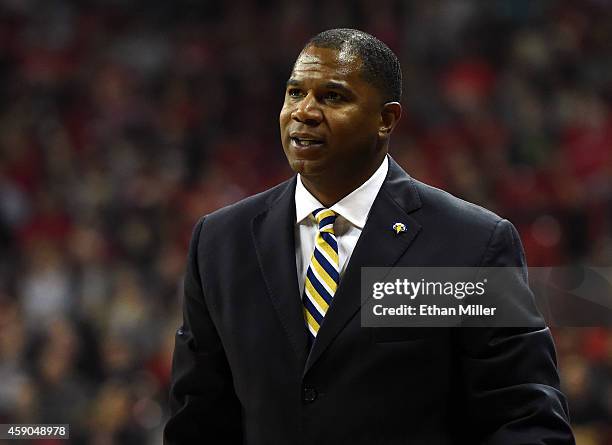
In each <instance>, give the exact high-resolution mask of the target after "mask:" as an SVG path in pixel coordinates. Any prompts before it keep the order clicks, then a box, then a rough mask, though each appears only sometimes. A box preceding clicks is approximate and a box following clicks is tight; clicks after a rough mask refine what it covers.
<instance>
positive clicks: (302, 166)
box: [289, 159, 325, 177]
mask: <svg viewBox="0 0 612 445" xmlns="http://www.w3.org/2000/svg"><path fill="white" fill-rule="evenodd" d="M289 165H290V167H291V169H292V170H293V171H294V172H295V173H299V174H300V175H302V176H305V177H316V176H320V175H321V174H323V173H324V170H325V168H324V166H323V165H322V163H321V162H318V161H315V160H309V159H294V160H292V161H291V162H290V163H289Z"/></svg>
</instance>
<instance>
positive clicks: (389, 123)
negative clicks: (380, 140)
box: [378, 102, 402, 137]
mask: <svg viewBox="0 0 612 445" xmlns="http://www.w3.org/2000/svg"><path fill="white" fill-rule="evenodd" d="M401 116H402V106H401V105H400V103H399V102H387V103H386V104H384V105H383V108H382V110H381V112H380V125H379V127H378V135H379V136H381V137H389V136H390V135H391V132H392V131H393V129H394V128H395V126H396V125H397V123H398V122H399V120H400V117H401Z"/></svg>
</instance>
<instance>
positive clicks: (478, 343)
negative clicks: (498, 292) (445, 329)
mask: <svg viewBox="0 0 612 445" xmlns="http://www.w3.org/2000/svg"><path fill="white" fill-rule="evenodd" d="M481 266H482V267H504V266H510V267H512V269H511V270H514V271H516V272H513V273H516V274H517V276H516V277H515V278H516V281H517V282H519V283H520V286H519V291H521V292H524V294H523V295H520V296H517V298H516V302H517V303H516V304H517V305H522V304H524V303H523V302H525V301H528V300H531V299H532V297H531V296H530V291H529V288H528V282H527V268H526V264H525V255H524V252H523V247H522V245H521V241H520V238H519V235H518V233H517V231H516V229H515V228H514V226H513V225H512V224H511V223H510V222H508V221H507V220H500V221H499V222H498V223H497V226H496V227H495V230H494V231H493V234H492V236H491V239H490V241H489V245H488V246H487V249H486V251H485V253H484V256H483V259H482V263H481ZM521 287H522V290H521ZM526 295H527V296H528V297H527V298H526V297H525V296H526ZM531 303H533V301H531ZM525 306H526V307H525V308H519V310H525V311H531V312H534V311H535V313H534V314H532V315H533V316H536V317H540V315H539V313H537V309H534V308H535V305H534V304H530V305H525ZM527 306H529V307H527ZM456 338H457V339H458V341H459V351H460V353H459V361H460V369H461V379H462V380H463V385H462V387H463V391H464V392H465V393H464V398H465V401H466V406H465V407H464V409H465V411H464V412H465V416H466V420H467V422H466V423H464V424H463V425H461V426H460V430H461V431H462V435H464V436H466V438H467V439H466V440H467V441H466V442H465V443H482V444H487V445H517V444H558V445H569V444H575V440H574V437H573V434H572V430H571V428H570V425H569V413H568V408H567V402H566V399H565V396H564V395H563V393H562V392H561V391H560V382H559V375H558V371H557V361H556V353H555V347H554V343H553V340H552V336H551V334H550V330H549V329H548V328H547V327H546V326H545V324H544V322H543V320H542V327H538V328H536V327H531V328H525V327H520V328H519V327H509V328H502V327H496V328H467V327H464V328H459V335H458V336H457V337H456Z"/></svg>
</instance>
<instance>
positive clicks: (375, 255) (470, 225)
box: [164, 29, 573, 445]
mask: <svg viewBox="0 0 612 445" xmlns="http://www.w3.org/2000/svg"><path fill="white" fill-rule="evenodd" d="M400 95H401V71H400V66H399V62H398V60H397V58H396V57H395V55H394V54H393V53H392V52H391V50H390V49H389V48H388V47H387V46H386V45H384V44H383V43H382V42H380V41H379V40H377V39H375V38H374V37H372V36H370V35H369V34H366V33H363V32H360V31H356V30H349V29H336V30H330V31H326V32H323V33H321V34H319V35H317V36H316V37H314V38H313V39H312V40H311V41H310V42H308V43H307V45H306V46H305V48H304V49H303V50H302V52H301V54H300V55H299V57H298V59H297V61H296V62H295V65H294V67H293V71H292V73H291V77H290V79H289V80H288V82H287V88H286V93H285V102H284V105H283V108H282V110H281V112H280V130H281V139H282V144H283V148H284V151H285V154H286V156H287V159H288V160H289V164H290V165H291V168H292V169H293V170H294V171H295V172H296V173H297V176H295V177H293V178H292V179H290V180H289V181H287V182H285V183H283V184H280V185H278V186H276V187H274V188H273V189H271V190H268V191H266V192H264V193H261V194H259V195H256V196H253V197H250V198H248V199H246V200H244V201H241V202H238V203H236V204H234V205H232V206H229V207H226V208H224V209H221V210H219V211H217V212H214V213H212V214H210V215H208V216H206V217H204V218H202V219H201V220H200V221H199V222H198V223H197V225H196V227H195V230H194V234H193V238H192V241H191V246H190V253H189V263H188V268H187V275H186V279H185V299H184V322H183V326H182V327H181V328H180V329H179V330H178V331H177V335H176V348H175V353H174V362H173V377H172V388H171V410H172V413H171V418H170V420H169V421H168V423H167V425H166V428H165V433H164V434H165V436H164V437H165V442H166V443H167V444H197V443H215V444H217V443H219V444H235V443H246V444H251V445H254V444H317V445H320V444H407V443H414V444H451V443H452V444H476V443H488V444H552V443H555V444H571V443H573V438H572V433H571V430H570V427H569V424H568V414H567V407H566V401H565V398H564V396H563V394H562V393H561V392H560V391H559V378H558V374H557V370H556V363H555V360H556V359H555V352H554V347H553V343H552V339H551V336H550V333H549V331H548V329H536V328H533V329H526V328H523V329H518V328H511V329H501V328H497V329H494V328H479V329H467V328H463V329H460V328H435V329H419V328H403V329H402V328H382V329H381V328H366V327H362V326H361V322H360V307H361V298H360V278H361V275H360V272H361V268H362V267H364V266H389V267H390V266H432V267H435V266H457V267H467V266H472V267H479V266H519V267H525V262H524V255H523V251H522V247H521V245H520V241H519V237H518V234H517V232H516V230H515V229H514V227H513V226H512V225H511V224H510V223H509V222H508V221H506V220H503V219H501V218H499V217H498V216H496V215H494V214H492V213H490V212H488V211H486V210H484V209H482V208H479V207H477V206H475V205H472V204H469V203H466V202H464V201H461V200H459V199H457V198H455V197H453V196H451V195H449V194H447V193H445V192H442V191H440V190H437V189H434V188H432V187H429V186H426V185H424V184H422V183H420V182H418V181H416V180H414V179H412V178H410V177H409V176H408V175H407V174H406V173H405V172H404V171H403V170H402V169H401V168H400V167H399V166H398V165H397V164H396V163H395V162H394V161H393V160H392V159H391V158H390V157H389V156H388V155H387V150H388V144H389V137H390V135H391V133H392V131H393V129H394V128H395V126H396V124H397V122H398V120H399V118H400V115H401V106H400V103H399V101H400ZM397 222H400V223H402V225H403V226H402V227H403V228H404V230H402V231H401V233H399V232H400V231H399V230H394V229H393V226H394V224H395V223H397ZM396 227H397V226H396ZM237 229H239V230H237ZM519 279H520V280H522V281H523V283H524V277H523V276H521V277H520V278H519Z"/></svg>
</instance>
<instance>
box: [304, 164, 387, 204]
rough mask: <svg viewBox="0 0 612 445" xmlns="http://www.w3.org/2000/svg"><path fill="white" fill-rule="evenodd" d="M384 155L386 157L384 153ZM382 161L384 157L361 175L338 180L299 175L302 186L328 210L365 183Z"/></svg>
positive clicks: (321, 176) (332, 177) (322, 176)
mask: <svg viewBox="0 0 612 445" xmlns="http://www.w3.org/2000/svg"><path fill="white" fill-rule="evenodd" d="M384 155H385V156H386V153H384ZM383 159H384V156H383V157H382V158H381V159H380V160H379V162H377V163H375V164H374V165H373V166H371V167H370V168H369V169H366V170H364V171H363V173H362V174H361V175H354V176H350V175H347V176H345V177H344V178H339V177H338V176H331V177H330V176H328V175H319V176H304V175H301V179H302V184H304V187H305V188H306V190H308V191H309V192H310V193H311V194H312V196H314V197H315V198H317V200H318V201H319V202H320V203H321V204H323V205H324V206H325V207H326V208H330V207H331V206H333V205H334V204H335V203H337V202H338V201H340V200H341V199H342V198H344V197H345V196H347V195H349V194H350V193H352V192H353V191H354V190H356V189H358V188H359V187H360V186H361V185H362V184H363V183H365V182H366V181H367V180H368V179H369V178H370V177H371V176H372V175H373V174H374V172H376V170H377V169H378V167H380V164H381V163H382V161H383Z"/></svg>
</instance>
